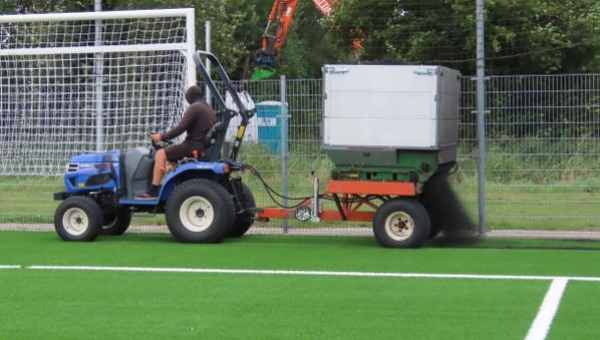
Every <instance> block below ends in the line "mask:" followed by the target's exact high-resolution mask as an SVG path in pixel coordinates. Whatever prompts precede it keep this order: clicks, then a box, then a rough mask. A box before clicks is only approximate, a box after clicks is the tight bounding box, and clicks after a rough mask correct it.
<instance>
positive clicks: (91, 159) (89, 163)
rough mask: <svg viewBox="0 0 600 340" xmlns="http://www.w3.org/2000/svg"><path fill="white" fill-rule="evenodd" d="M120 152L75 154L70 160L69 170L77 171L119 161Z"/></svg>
mask: <svg viewBox="0 0 600 340" xmlns="http://www.w3.org/2000/svg"><path fill="white" fill-rule="evenodd" d="M120 154H121V152H120V151H111V152H102V153H89V154H84V155H77V156H73V157H72V158H71V159H70V160H69V164H68V166H67V172H76V171H80V170H83V169H87V168H97V167H98V166H99V165H100V164H106V163H118V162H119V155H120Z"/></svg>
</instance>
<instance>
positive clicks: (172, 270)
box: [25, 265, 600, 282]
mask: <svg viewBox="0 0 600 340" xmlns="http://www.w3.org/2000/svg"><path fill="white" fill-rule="evenodd" d="M25 268H26V269H34V270H90V271H125V272H162V273H213V274H262V275H310V276H354V277H400V278H440V279H480V280H548V281H552V280H556V279H564V280H576V281H597V282H600V277H561V276H558V277H557V276H519V275H477V274H426V273H385V272H381V273H378V272H341V271H315V270H274V269H273V270H271V269H220V268H158V267H104V266H44V265H35V266H27V267H25Z"/></svg>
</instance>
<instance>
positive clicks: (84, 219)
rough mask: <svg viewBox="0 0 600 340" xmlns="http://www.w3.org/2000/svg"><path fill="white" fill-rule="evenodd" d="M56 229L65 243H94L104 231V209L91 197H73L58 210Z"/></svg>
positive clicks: (55, 219) (65, 201) (55, 222)
mask: <svg viewBox="0 0 600 340" xmlns="http://www.w3.org/2000/svg"><path fill="white" fill-rule="evenodd" d="M54 229H55V230H56V233H57V234H58V236H60V238H62V239H63V240H64V241H93V240H95V239H96V237H98V235H100V232H101V231H102V209H101V208H100V206H99V205H98V203H96V201H94V200H93V199H91V198H89V197H85V196H71V197H69V198H67V199H66V200H64V201H63V202H62V203H61V204H60V205H59V206H58V208H56V212H55V213H54Z"/></svg>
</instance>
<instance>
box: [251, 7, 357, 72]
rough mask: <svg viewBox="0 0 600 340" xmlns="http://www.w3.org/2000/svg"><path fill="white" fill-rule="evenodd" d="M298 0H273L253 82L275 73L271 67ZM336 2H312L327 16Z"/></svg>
mask: <svg viewBox="0 0 600 340" xmlns="http://www.w3.org/2000/svg"><path fill="white" fill-rule="evenodd" d="M299 1H300V0H275V1H274V2H273V7H271V13H270V14H269V21H268V22H267V27H266V28H265V31H264V33H263V35H262V40H261V48H260V49H259V50H258V51H257V52H256V54H255V55H254V63H255V66H256V68H255V70H254V73H253V75H252V77H251V79H253V80H259V79H264V78H268V77H270V76H271V75H273V74H274V73H275V70H273V69H272V68H271V67H272V66H273V65H274V64H275V60H276V57H277V55H278V54H279V52H281V49H282V48H283V45H284V44H285V41H286V39H287V36H288V33H289V31H290V27H291V26H292V19H293V17H294V13H295V12H296V7H297V6H298V2H299ZM336 1H337V0H312V2H313V3H314V4H315V6H316V7H317V8H318V9H319V10H320V11H321V13H323V15H325V16H327V15H329V14H330V13H331V11H332V6H333V4H334V3H335V2H336ZM274 22H276V23H277V27H276V28H275V34H274V35H272V34H269V31H270V29H271V25H272V24H273V23H274ZM360 48H362V46H360V42H359V41H355V43H354V49H355V50H358V49H360Z"/></svg>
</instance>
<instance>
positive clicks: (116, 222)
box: [101, 208, 133, 236]
mask: <svg viewBox="0 0 600 340" xmlns="http://www.w3.org/2000/svg"><path fill="white" fill-rule="evenodd" d="M132 216H133V212H132V211H131V210H130V209H125V208H120V209H117V210H115V211H110V212H104V214H103V217H102V220H103V222H102V224H103V225H102V232H101V234H102V235H109V236H120V235H123V234H124V233H125V232H126V231H127V229H129V225H130V224H131V218H132Z"/></svg>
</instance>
